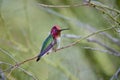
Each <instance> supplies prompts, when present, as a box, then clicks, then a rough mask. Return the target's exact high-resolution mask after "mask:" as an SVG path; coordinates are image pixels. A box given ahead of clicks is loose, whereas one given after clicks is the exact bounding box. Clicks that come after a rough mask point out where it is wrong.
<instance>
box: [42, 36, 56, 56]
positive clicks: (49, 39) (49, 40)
mask: <svg viewBox="0 0 120 80" xmlns="http://www.w3.org/2000/svg"><path fill="white" fill-rule="evenodd" d="M55 44H56V42H55V41H54V39H53V37H52V35H51V34H50V35H49V36H48V37H47V38H46V40H45V41H44V42H43V45H42V49H41V52H40V56H43V55H44V54H45V53H46V52H48V51H49V50H50V49H51V48H52V47H53V46H54V45H55Z"/></svg>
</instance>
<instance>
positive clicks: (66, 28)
mask: <svg viewBox="0 0 120 80" xmlns="http://www.w3.org/2000/svg"><path fill="white" fill-rule="evenodd" d="M64 30H69V28H66V29H61V30H60V31H64Z"/></svg>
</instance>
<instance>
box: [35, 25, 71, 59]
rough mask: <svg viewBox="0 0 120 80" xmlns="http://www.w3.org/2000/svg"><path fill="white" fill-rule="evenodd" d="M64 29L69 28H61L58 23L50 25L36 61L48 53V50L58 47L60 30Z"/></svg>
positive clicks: (54, 49)
mask: <svg viewBox="0 0 120 80" xmlns="http://www.w3.org/2000/svg"><path fill="white" fill-rule="evenodd" d="M64 30H69V29H61V28H60V27H59V26H58V25H55V26H53V27H52V29H51V32H50V34H49V36H48V37H47V38H46V39H45V41H44V42H43V45H42V49H41V51H40V54H39V55H38V57H37V60H36V61H39V60H40V58H41V57H42V56H43V55H44V54H48V53H49V52H52V51H56V49H58V48H59V47H60V37H61V31H64Z"/></svg>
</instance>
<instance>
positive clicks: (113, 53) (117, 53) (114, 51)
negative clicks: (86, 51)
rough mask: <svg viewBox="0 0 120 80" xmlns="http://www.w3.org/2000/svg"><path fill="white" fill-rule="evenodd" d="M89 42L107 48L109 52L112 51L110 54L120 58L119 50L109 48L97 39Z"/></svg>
mask: <svg viewBox="0 0 120 80" xmlns="http://www.w3.org/2000/svg"><path fill="white" fill-rule="evenodd" d="M87 40H88V42H94V43H97V44H99V45H100V46H102V47H104V48H106V49H107V50H108V51H110V52H109V54H112V55H115V56H120V53H119V52H118V51H117V50H115V49H113V48H111V47H109V46H107V45H106V44H103V43H102V42H100V41H98V40H96V39H87Z"/></svg>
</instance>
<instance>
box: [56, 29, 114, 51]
mask: <svg viewBox="0 0 120 80" xmlns="http://www.w3.org/2000/svg"><path fill="white" fill-rule="evenodd" d="M113 28H115V27H110V28H107V29H103V30H99V31H96V32H93V33H91V34H89V35H87V36H85V37H83V38H81V39H80V40H77V41H75V42H73V43H71V44H69V45H67V46H65V47H61V48H59V49H57V50H56V51H59V50H61V49H64V48H68V47H71V46H74V45H76V44H77V43H79V42H80V41H81V40H84V39H87V38H89V37H91V36H93V35H96V34H99V33H102V32H104V31H108V30H110V29H113Z"/></svg>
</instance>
